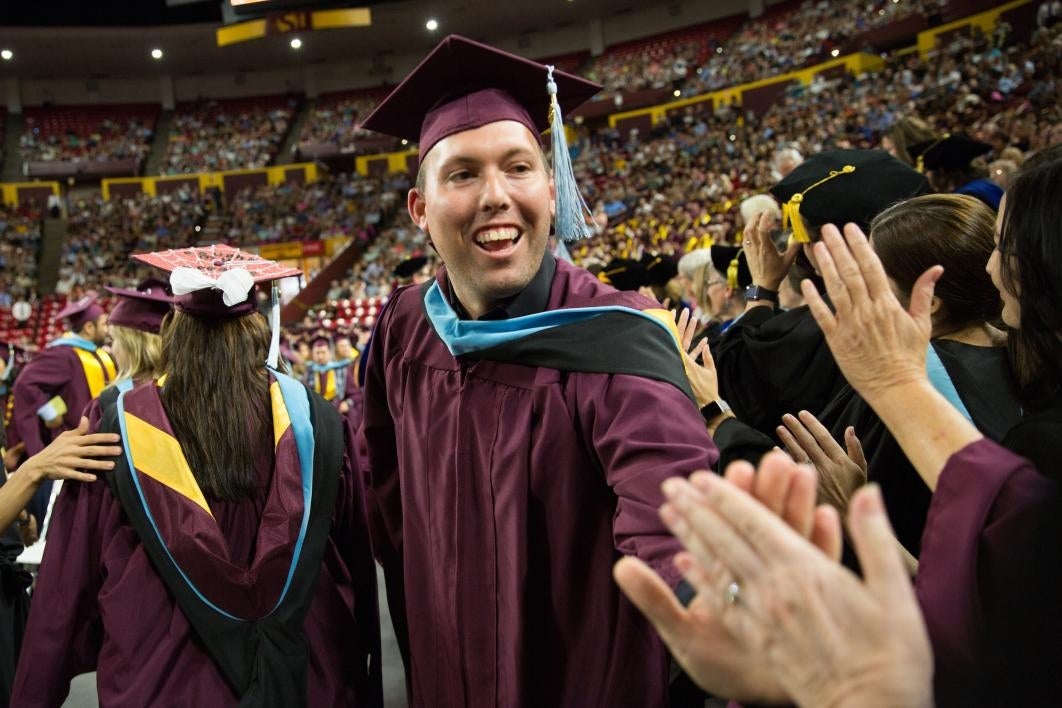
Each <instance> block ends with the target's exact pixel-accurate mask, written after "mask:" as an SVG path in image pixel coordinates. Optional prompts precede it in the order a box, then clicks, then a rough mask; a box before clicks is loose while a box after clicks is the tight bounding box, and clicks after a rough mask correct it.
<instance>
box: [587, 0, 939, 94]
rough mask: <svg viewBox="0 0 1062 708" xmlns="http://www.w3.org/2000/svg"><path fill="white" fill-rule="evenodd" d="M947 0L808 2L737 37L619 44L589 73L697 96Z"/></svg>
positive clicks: (819, 56) (806, 59)
mask: <svg viewBox="0 0 1062 708" xmlns="http://www.w3.org/2000/svg"><path fill="white" fill-rule="evenodd" d="M946 2H947V0H924V1H923V0H901V1H900V2H893V0H845V1H844V2H827V0H820V1H819V2H815V1H814V0H807V1H806V2H804V3H801V4H799V5H798V4H792V3H789V4H786V5H784V6H783V7H782V9H781V10H780V11H776V12H772V11H768V13H767V14H766V15H765V16H764V17H762V18H759V19H756V20H750V21H748V22H746V23H745V24H744V25H742V26H741V27H740V28H739V29H738V30H737V31H736V32H734V33H733V34H732V35H730V36H728V37H727V36H720V35H719V33H718V32H717V31H716V27H717V23H713V24H711V25H709V26H708V27H706V28H705V29H704V30H703V31H702V32H701V33H699V34H694V35H692V36H683V37H681V38H680V39H679V40H678V41H657V42H654V43H648V44H647V45H645V46H641V45H638V46H633V47H631V49H630V50H628V51H625V50H624V49H623V48H619V49H614V50H610V51H608V52H606V53H605V54H603V55H602V56H600V57H598V58H597V59H596V60H594V62H593V63H592V64H591V65H590V66H589V67H587V69H586V71H585V74H586V75H587V76H588V77H589V78H591V79H593V80H595V81H598V82H600V83H601V84H603V85H604V87H605V91H606V94H607V93H614V92H620V91H630V90H632V89H633V90H638V89H651V88H657V89H662V88H675V89H678V90H680V91H681V92H682V93H683V95H694V94H698V93H705V92H707V91H714V90H717V89H722V88H726V87H728V86H736V85H738V84H742V83H746V82H749V81H755V80H757V79H762V78H765V77H768V76H773V75H775V74H780V73H784V72H786V71H790V70H792V69H795V68H799V67H801V66H806V65H809V64H814V63H817V62H820V61H823V60H825V59H828V58H830V52H831V50H833V49H834V48H836V47H839V46H841V45H842V44H844V43H845V41H847V40H848V39H850V38H852V37H855V36H857V35H859V34H860V33H862V32H865V31H867V30H870V29H873V28H875V27H880V26H883V25H886V24H889V23H891V22H896V21H898V20H901V19H903V18H905V17H908V16H910V15H912V14H914V13H915V12H921V13H923V14H932V13H934V12H937V11H939V7H940V6H941V4H942V3H946Z"/></svg>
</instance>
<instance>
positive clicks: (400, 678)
mask: <svg viewBox="0 0 1062 708" xmlns="http://www.w3.org/2000/svg"><path fill="white" fill-rule="evenodd" d="M376 581H377V585H378V587H379V589H380V615H381V617H380V624H381V630H382V634H383V636H382V637H381V639H382V641H383V684H384V706H385V708H405V706H406V679H405V672H404V671H403V670H402V656H401V654H399V652H398V642H396V641H395V632H394V628H393V627H392V626H391V613H390V612H389V611H388V609H387V594H386V593H385V592H384V584H383V573H382V572H380V570H379V568H377V572H376ZM63 706H64V708H97V707H98V706H99V701H98V700H97V698H96V674H94V673H92V674H82V675H80V676H75V677H74V680H73V681H71V682H70V695H69V697H67V699H66V702H65V703H64V704H63Z"/></svg>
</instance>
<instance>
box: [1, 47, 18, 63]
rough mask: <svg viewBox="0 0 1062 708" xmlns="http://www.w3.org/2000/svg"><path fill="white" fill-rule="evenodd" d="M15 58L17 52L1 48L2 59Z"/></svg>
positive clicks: (9, 59)
mask: <svg viewBox="0 0 1062 708" xmlns="http://www.w3.org/2000/svg"><path fill="white" fill-rule="evenodd" d="M14 58H15V53H14V52H13V51H11V50H10V49H4V50H0V59H3V60H4V61H11V60H12V59H14Z"/></svg>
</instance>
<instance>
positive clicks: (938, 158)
mask: <svg viewBox="0 0 1062 708" xmlns="http://www.w3.org/2000/svg"><path fill="white" fill-rule="evenodd" d="M991 149H992V146H991V145H989V144H988V143H982V142H980V141H979V140H974V139H973V138H971V137H970V136H969V135H964V134H962V133H959V134H956V135H945V136H944V137H942V138H937V139H936V140H926V141H924V142H921V143H916V144H914V145H911V146H909V147H908V148H907V152H909V153H911V157H913V158H915V161H916V163H917V165H918V171H919V172H921V171H922V170H923V169H926V170H961V169H964V168H966V167H968V166H969V164H970V163H971V162H972V161H973V160H974V159H975V158H978V157H980V156H981V155H984V154H985V153H986V152H988V151H989V150H991Z"/></svg>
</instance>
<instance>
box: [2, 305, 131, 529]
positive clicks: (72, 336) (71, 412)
mask: <svg viewBox="0 0 1062 708" xmlns="http://www.w3.org/2000/svg"><path fill="white" fill-rule="evenodd" d="M56 320H62V321H64V322H65V324H66V326H67V330H68V331H67V333H66V334H64V335H63V336H62V337H59V338H58V339H55V340H53V341H51V342H49V344H48V346H47V347H46V348H45V349H44V350H42V351H40V352H38V353H37V355H36V356H34V357H33V359H32V360H31V361H30V362H29V364H27V365H26V366H25V368H23V369H22V371H21V373H20V374H19V377H18V380H17V381H16V382H15V387H14V399H15V411H14V427H15V429H16V431H17V433H18V438H19V440H20V441H21V442H22V443H24V444H25V446H26V449H25V453H26V455H27V456H30V457H32V456H33V455H36V454H37V453H38V452H40V451H41V450H43V449H44V448H45V447H46V446H47V445H48V443H49V442H51V441H52V440H53V439H54V438H55V436H57V435H58V434H60V433H62V432H64V431H67V430H73V429H74V428H76V427H77V425H78V422H79V421H80V420H81V414H82V413H83V412H84V410H85V408H86V407H87V406H88V404H89V403H90V402H91V401H92V399H94V398H96V396H98V395H100V392H101V391H103V389H104V388H105V387H106V386H107V385H108V384H110V383H111V382H112V381H114V378H115V376H116V374H117V370H116V367H115V364H114V360H113V359H112V358H111V356H110V354H108V353H107V352H106V351H104V349H103V348H102V347H103V345H104V343H105V342H106V341H107V313H105V312H104V311H103V308H102V307H100V306H99V305H98V304H97V303H96V295H95V294H94V293H92V294H89V295H86V296H85V297H83V298H81V299H80V300H77V301H75V302H72V303H70V304H69V305H67V306H66V307H65V308H63V310H62V311H60V312H59V314H57V315H56ZM51 492H52V483H51V481H46V482H44V483H43V484H41V486H40V488H39V489H38V490H37V493H36V494H35V495H34V498H33V502H32V503H31V504H30V506H29V509H30V513H32V514H33V515H34V516H36V517H37V520H38V522H39V523H42V524H43V522H44V512H45V510H46V509H47V505H48V498H49V496H50V495H51Z"/></svg>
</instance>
